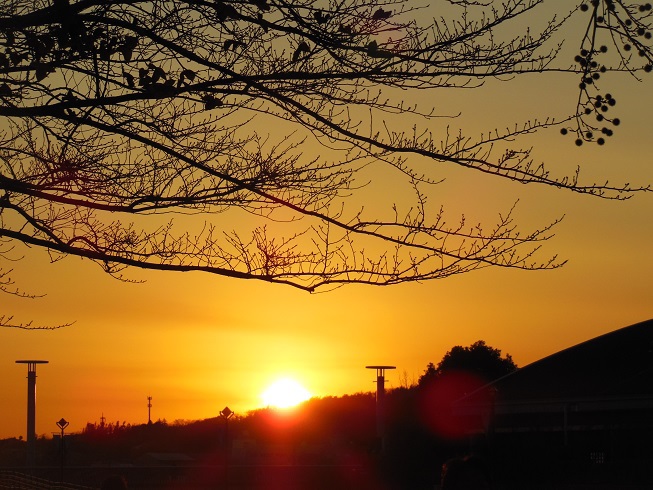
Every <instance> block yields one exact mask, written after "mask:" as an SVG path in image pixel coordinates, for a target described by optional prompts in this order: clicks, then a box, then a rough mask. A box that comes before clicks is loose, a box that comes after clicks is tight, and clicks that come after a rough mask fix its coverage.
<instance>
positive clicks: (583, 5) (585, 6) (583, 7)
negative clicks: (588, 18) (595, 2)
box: [580, 3, 590, 12]
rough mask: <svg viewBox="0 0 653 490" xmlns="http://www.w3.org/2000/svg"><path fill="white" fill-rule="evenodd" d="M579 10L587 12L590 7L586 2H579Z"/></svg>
mask: <svg viewBox="0 0 653 490" xmlns="http://www.w3.org/2000/svg"><path fill="white" fill-rule="evenodd" d="M580 9H581V11H583V12H587V11H588V10H589V9H590V8H589V7H588V6H587V4H584V3H583V4H581V6H580Z"/></svg>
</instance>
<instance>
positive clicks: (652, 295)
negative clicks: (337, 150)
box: [0, 75, 653, 438]
mask: <svg viewBox="0 0 653 490" xmlns="http://www.w3.org/2000/svg"><path fill="white" fill-rule="evenodd" d="M611 80H612V81H611V82H610V83H612V85H613V86H615V88H614V89H613V92H614V93H615V97H618V98H619V104H618V108H619V111H620V112H619V114H620V117H621V119H622V121H623V122H622V124H621V126H620V127H619V128H618V131H617V132H616V133H615V136H614V137H613V138H611V139H610V140H609V141H608V143H607V144H606V145H605V146H604V147H601V148H599V147H597V146H596V145H591V146H588V145H585V146H583V147H582V148H577V147H576V146H574V144H573V141H572V140H571V139H569V137H567V138H563V137H562V136H560V135H559V133H558V130H557V129H554V130H551V131H545V132H542V133H540V134H538V135H535V136H532V137H529V138H528V139H527V140H526V144H528V145H531V144H532V145H534V147H535V148H536V151H535V156H536V159H542V160H546V161H547V162H549V163H551V164H553V166H554V167H557V166H558V165H560V166H561V167H560V168H563V167H564V168H567V169H573V168H574V166H575V165H576V164H582V165H583V166H584V167H583V168H584V171H585V172H586V173H587V175H588V179H590V180H591V176H596V177H597V178H600V176H604V177H609V178H610V180H611V181H615V182H622V181H623V182H630V183H633V184H634V183H653V157H652V153H651V142H652V141H653V140H652V133H653V125H652V124H651V120H650V117H651V114H653V90H652V89H653V83H652V81H651V79H650V77H649V78H648V79H647V80H645V81H644V82H643V83H637V82H635V81H634V80H632V79H631V78H629V77H628V76H626V75H615V76H614V77H613V78H612V79H611ZM576 86H577V83H576V82H575V79H574V78H572V77H569V76H567V77H565V76H563V75H547V76H546V77H541V78H540V77H537V78H531V79H530V80H522V81H517V82H505V83H503V84H490V86H488V87H487V88H485V89H482V90H479V91H454V92H453V93H451V92H448V91H447V92H444V91H440V92H433V93H430V94H429V93H422V94H420V96H422V97H423V98H424V99H423V102H424V104H425V105H434V106H436V108H437V107H439V108H441V110H442V111H444V112H454V111H457V110H460V108H462V109H464V111H465V114H464V116H463V118H461V119H460V120H459V121H456V124H460V125H462V126H463V127H464V128H466V129H467V130H468V131H470V132H471V133H474V132H475V131H479V132H480V131H487V130H489V129H493V128H494V127H502V126H505V125H507V124H511V123H514V122H516V121H520V120H523V119H528V118H529V117H531V114H533V115H540V116H541V115H547V111H549V112H553V113H554V115H556V114H557V115H559V114H560V113H564V112H565V111H566V112H569V111H571V110H573V108H574V104H575V102H574V100H575V96H576V95H577V94H576V89H575V87H576ZM440 97H441V99H442V100H440V99H439V98H440ZM443 175H444V176H446V177H447V181H446V182H445V183H443V184H440V185H438V186H436V187H435V188H434V189H433V192H432V194H431V196H430V199H431V204H433V205H434V207H437V206H436V204H438V205H439V203H442V204H444V205H445V208H446V210H447V211H448V213H450V214H451V215H452V216H454V217H456V216H458V214H459V213H461V212H465V214H466V216H467V218H468V219H469V220H470V221H475V220H477V219H478V220H480V219H488V220H489V221H488V223H490V221H491V218H492V217H493V216H496V214H497V213H499V212H505V211H507V210H508V209H509V208H510V206H511V205H512V204H513V203H514V202H515V201H516V200H517V199H519V204H518V207H517V213H516V219H517V220H518V222H519V223H520V224H521V225H522V226H523V227H524V228H525V229H529V228H531V227H537V226H542V225H545V224H547V223H548V222H550V221H552V220H554V219H556V218H558V217H560V216H562V215H565V219H564V220H563V221H562V223H561V224H560V225H558V226H557V227H556V228H555V233H556V237H555V238H554V239H552V240H551V241H549V242H548V243H547V244H545V253H546V254H549V255H552V254H556V253H557V254H559V255H560V257H561V258H563V259H568V260H569V262H568V263H567V264H566V265H565V266H564V267H563V268H561V269H557V270H553V271H544V272H524V271H518V270H501V269H495V270H482V271H478V272H475V273H471V274H466V275H461V276H457V277H452V278H449V279H446V280H440V281H434V282H429V283H423V284H406V285H401V286H391V287H371V286H367V287H364V286H349V287H343V288H340V289H337V290H335V291H331V292H327V293H321V294H312V295H311V294H308V293H305V292H300V291H296V290H293V289H290V288H285V287H283V286H278V285H268V284H264V283H256V282H247V281H239V280H236V279H225V278H220V277H211V276H208V275H202V274H200V273H185V274H182V273H178V274H171V273H163V272H161V273H157V272H141V271H133V272H132V273H131V274H130V277H131V278H133V279H137V280H143V281H145V282H143V283H123V282H119V281H117V280H115V279H113V278H111V277H109V276H107V275H105V274H104V273H103V272H102V271H101V270H100V269H99V267H97V266H96V265H94V264H92V263H90V262H86V261H83V260H81V259H78V258H73V257H69V258H67V259H65V260H62V261H60V262H57V263H55V264H50V263H49V259H48V256H47V254H45V253H44V252H42V251H38V250H30V249H27V248H25V249H24V250H23V253H24V256H25V259H24V260H23V262H21V263H18V264H16V273H15V274H14V275H15V278H16V280H17V281H18V282H19V284H21V285H23V286H26V287H27V288H28V289H29V290H30V292H34V293H47V296H45V297H44V298H40V299H34V300H25V299H22V300H21V299H16V298H12V297H3V298H2V304H3V308H6V309H7V311H10V312H11V313H13V314H14V315H15V316H16V318H17V320H25V319H30V318H33V319H34V320H35V321H36V322H40V323H47V324H55V323H59V322H67V321H75V323H74V325H72V326H70V327H67V328H64V329H59V330H55V331H31V332H30V331H23V330H11V329H1V330H0V392H1V393H2V394H3V395H2V408H3V409H2V412H1V413H2V417H0V437H1V438H4V437H12V436H16V437H17V436H20V435H22V436H23V437H24V436H25V429H26V421H25V420H26V419H25V412H26V380H25V377H26V368H25V366H24V365H17V364H15V363H14V361H15V360H17V359H46V360H49V361H50V363H49V364H48V365H42V366H39V367H38V370H37V373H38V381H37V424H36V430H37V433H38V434H47V435H50V433H51V432H56V431H58V429H57V426H56V425H55V422H56V421H57V420H59V419H60V418H61V417H64V418H65V419H67V420H68V421H70V428H69V430H70V431H76V430H80V429H81V428H82V427H83V426H84V425H85V424H86V423H87V422H98V421H99V420H100V417H101V416H102V415H104V416H105V417H106V418H107V420H108V421H111V422H115V421H118V420H119V421H121V422H122V421H127V422H129V423H144V422H146V421H147V396H148V395H150V396H152V397H153V400H152V404H153V407H152V418H153V419H154V420H157V419H166V420H168V421H169V422H171V421H174V420H177V419H200V418H207V417H214V416H217V415H218V413H219V411H220V410H221V409H222V408H224V407H225V406H226V405H228V406H229V407H230V408H231V409H233V410H234V411H236V412H237V413H240V414H244V413H245V412H246V411H247V410H250V409H253V408H257V407H259V406H261V405H262V401H261V399H260V394H261V393H262V392H263V391H264V390H265V389H266V387H267V386H269V385H270V384H271V383H272V382H273V381H275V380H276V379H278V378H280V377H291V378H294V379H296V380H297V381H299V382H300V383H301V384H303V385H304V386H305V387H306V388H307V389H308V390H309V391H310V392H311V393H313V394H314V395H316V396H326V395H342V394H345V393H354V392H359V391H372V390H373V389H374V384H373V381H374V373H373V372H371V371H368V370H366V369H365V366H366V365H370V364H392V365H396V366H397V370H395V371H391V372H388V376H387V379H388V386H389V387H390V388H391V387H393V386H398V385H399V384H400V378H401V377H402V375H404V374H405V375H407V377H408V379H409V380H410V379H412V380H416V379H417V377H419V375H420V374H421V373H422V372H423V370H424V369H425V367H426V365H427V363H429V362H435V363H437V362H438V361H439V360H440V358H441V357H442V356H443V354H444V353H445V352H446V351H447V350H449V349H450V348H451V347H452V346H454V345H469V344H471V343H472V342H474V341H476V340H479V339H482V340H485V341H486V342H487V343H488V344H489V345H491V346H493V347H496V348H499V349H501V350H502V352H504V353H510V354H511V355H512V356H513V359H514V360H515V362H516V363H517V364H518V365H519V366H523V365H525V364H528V363H530V362H532V361H535V360H537V359H539V358H541V357H543V356H546V355H549V354H552V353H554V352H556V351H558V350H560V349H563V348H566V347H569V346H571V345H574V344H576V343H578V342H581V341H584V340H587V339H589V338H592V337H595V336H597V335H600V334H602V333H605V332H608V331H611V330H615V329H617V328H621V327H624V326H627V325H630V324H633V323H636V322H638V321H642V320H646V319H649V318H652V317H653V287H651V284H652V279H651V278H653V258H652V255H651V252H652V248H653V247H652V244H653V219H652V216H653V193H647V194H641V195H639V196H636V197H634V198H633V199H631V200H629V201H625V202H615V201H604V200H601V199H596V198H590V197H587V196H581V195H572V194H570V193H568V192H562V191H558V190H556V189H547V188H544V187H541V186H523V185H517V184H512V183H509V182H504V181H500V180H498V179H496V178H491V177H487V176H479V175H474V174H473V173H470V172H469V171H461V170H459V169H450V168H445V169H443ZM390 185H391V184H390V183H389V182H380V183H379V184H378V187H375V188H373V190H374V192H377V193H378V194H379V195H385V194H387V192H388V191H389V190H391V189H389V188H388V186H390ZM384 186H385V187H384ZM375 204H376V203H375V202H374V200H373V201H372V202H371V205H375Z"/></svg>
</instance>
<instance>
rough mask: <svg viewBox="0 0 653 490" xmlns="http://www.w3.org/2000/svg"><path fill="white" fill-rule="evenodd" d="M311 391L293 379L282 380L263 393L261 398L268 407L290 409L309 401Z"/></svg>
mask: <svg viewBox="0 0 653 490" xmlns="http://www.w3.org/2000/svg"><path fill="white" fill-rule="evenodd" d="M310 397H311V394H310V393H309V391H308V390H307V389H306V388H304V387H303V386H302V385H300V384H299V383H298V382H297V381H295V380H293V379H288V378H284V379H280V380H278V381H275V382H274V383H272V384H271V385H270V386H269V387H268V389H267V390H265V391H264V392H263V394H262V395H261V398H262V399H263V403H264V404H265V405H266V406H268V407H277V408H288V407H294V406H295V405H297V404H298V403H301V402H303V401H304V400H308V399H309V398H310Z"/></svg>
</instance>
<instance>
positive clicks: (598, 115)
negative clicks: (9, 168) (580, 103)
mask: <svg viewBox="0 0 653 490" xmlns="http://www.w3.org/2000/svg"><path fill="white" fill-rule="evenodd" d="M603 119H604V118H603V114H597V115H596V120H597V121H599V122H600V121H603Z"/></svg>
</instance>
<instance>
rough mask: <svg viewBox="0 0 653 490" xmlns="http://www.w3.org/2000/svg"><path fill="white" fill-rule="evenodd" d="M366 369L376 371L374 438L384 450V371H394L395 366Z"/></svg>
mask: <svg viewBox="0 0 653 490" xmlns="http://www.w3.org/2000/svg"><path fill="white" fill-rule="evenodd" d="M365 368H366V369H376V436H377V437H378V439H379V442H380V444H381V451H383V450H384V449H385V414H384V409H383V400H384V398H385V370H386V369H396V366H365Z"/></svg>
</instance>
